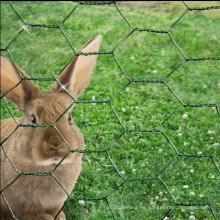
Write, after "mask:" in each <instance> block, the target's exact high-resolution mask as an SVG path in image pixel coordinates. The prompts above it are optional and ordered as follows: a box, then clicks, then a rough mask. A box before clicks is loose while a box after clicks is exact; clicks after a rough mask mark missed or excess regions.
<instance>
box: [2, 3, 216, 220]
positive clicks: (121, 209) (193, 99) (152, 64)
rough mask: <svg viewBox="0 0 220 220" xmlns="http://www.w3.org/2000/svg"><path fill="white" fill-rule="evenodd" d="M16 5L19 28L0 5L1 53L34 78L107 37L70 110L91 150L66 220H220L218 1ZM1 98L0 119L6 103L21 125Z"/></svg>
mask: <svg viewBox="0 0 220 220" xmlns="http://www.w3.org/2000/svg"><path fill="white" fill-rule="evenodd" d="M107 3H109V4H107ZM12 5H13V7H14V9H15V10H16V11H17V13H18V15H19V16H20V17H21V19H19V16H18V15H16V13H15V12H14V11H13V10H12V8H11V6H10V4H9V2H1V48H2V51H1V53H2V54H4V55H5V56H9V55H10V56H11V58H12V59H13V61H14V62H15V63H16V64H17V65H18V66H20V67H21V68H22V69H23V70H25V71H26V72H27V73H28V74H29V75H30V76H31V77H33V78H39V79H42V78H56V77H57V76H58V75H59V73H60V72H61V71H62V69H63V67H64V66H65V65H66V64H67V63H68V61H69V60H70V59H71V58H72V57H73V56H74V53H75V52H78V51H79V49H80V48H81V47H82V46H83V45H84V44H85V43H86V42H87V41H88V40H90V39H91V38H92V37H94V36H96V35H98V34H101V35H102V36H103V41H102V45H101V48H100V52H103V53H102V54H100V55H99V57H98V61H97V64H96V67H95V70H94V73H93V76H92V79H91V82H90V84H89V86H88V88H87V89H86V91H85V92H84V93H83V94H82V95H81V96H80V97H79V98H78V100H77V103H76V105H75V107H74V109H73V111H72V117H73V119H74V122H75V124H76V125H77V126H78V127H79V128H80V131H81V132H82V133H83V135H84V138H85V144H86V150H87V151H88V152H86V153H84V156H83V169H82V172H81V174H80V177H79V179H78V180H77V184H76V186H75V188H74V190H73V192H72V194H71V198H72V200H71V201H67V203H66V204H65V206H64V212H65V213H66V218H67V219H68V220H72V219H77V220H78V219H80V220H82V219H83V220H84V219H100V220H101V219H114V218H115V219H142V220H144V219H149V220H151V219H152V220H155V219H175V220H176V219H177V220H179V219H210V220H211V219H220V197H219V196H218V195H220V175H219V173H220V44H219V39H220V28H219V26H220V25H219V24H220V8H219V6H220V2H219V1H212V2H211V1H210V2H187V5H188V7H191V8H194V9H195V8H197V9H204V7H209V6H216V7H215V8H212V9H210V10H188V11H187V12H186V9H187V7H186V5H185V4H184V3H182V2H166V1H164V2H122V1H121V2H116V5H115V4H114V3H112V2H106V4H99V2H97V3H96V5H91V4H86V3H85V2H81V3H78V2H62V1H60V2H55V1H52V2H48V1H45V2H25V1H22V2H12ZM208 9H209V8H208ZM182 15H184V16H183V17H182ZM178 18H181V19H180V20H178ZM22 20H23V21H24V22H26V23H28V24H27V25H26V26H25V25H24V23H23V22H22ZM177 20H178V22H176V21H177ZM39 24H40V25H39ZM56 27H57V28H56ZM59 27H62V28H59ZM6 48H7V50H4V49H6ZM34 82H35V83H36V84H37V85H39V87H40V88H41V89H42V90H48V89H50V88H51V86H52V85H53V84H54V81H53V80H48V81H42V80H34ZM4 100H5V101H3V99H1V119H5V118H9V117H11V114H10V112H9V111H8V109H7V108H6V104H7V106H8V107H9V108H10V111H11V113H12V114H13V115H14V116H15V117H17V116H21V115H22V113H21V112H20V111H19V110H18V109H17V108H16V106H15V105H14V104H13V103H11V102H9V101H7V100H6V99H4Z"/></svg>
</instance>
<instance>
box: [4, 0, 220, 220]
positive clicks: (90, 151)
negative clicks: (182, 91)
mask: <svg viewBox="0 0 220 220" xmlns="http://www.w3.org/2000/svg"><path fill="white" fill-rule="evenodd" d="M9 4H10V6H11V9H12V10H13V11H14V13H15V14H16V15H17V17H18V19H19V20H21V22H22V23H23V24H24V26H23V28H22V29H21V30H20V31H19V32H18V33H17V34H16V35H15V37H14V38H12V40H11V41H10V42H9V43H8V45H7V46H6V48H1V49H0V50H1V51H6V52H7V53H8V55H9V57H10V59H11V61H12V62H13V64H14V66H15V67H16V65H15V63H14V61H13V58H12V57H11V54H10V50H9V48H10V45H11V44H12V43H13V42H14V41H15V40H16V39H17V38H18V37H19V36H20V34H21V33H22V32H23V31H24V29H25V27H26V26H30V27H33V28H34V27H41V28H56V29H60V31H61V33H62V34H63V36H64V37H65V39H66V41H67V42H68V44H69V46H70V47H71V49H72V50H73V52H74V54H75V55H74V56H80V55H84V56H89V55H97V54H103V55H108V54H111V55H112V56H113V58H114V60H115V62H116V64H117V65H118V67H119V68H120V70H121V72H122V73H123V74H124V76H125V77H126V79H127V81H128V82H127V84H126V85H125V87H124V88H122V89H121V90H120V91H118V92H117V93H116V94H114V95H112V97H110V99H109V100H98V101H76V100H75V99H74V97H72V95H71V94H70V93H69V92H68V91H67V90H66V89H65V88H64V90H65V92H66V93H67V94H68V95H69V96H70V97H71V98H72V99H73V103H72V104H71V105H70V106H69V107H68V109H66V110H65V111H64V112H63V114H61V115H60V116H59V117H58V118H57V120H56V121H55V123H54V124H36V125H33V124H19V123H18V122H17V121H16V118H15V117H14V116H13V114H12V112H11V110H10V108H9V107H8V105H7V103H6V102H5V95H6V94H7V93H8V92H10V91H11V90H12V89H14V88H15V87H17V86H18V85H19V84H20V83H21V82H22V81H23V80H39V81H57V83H59V84H60V82H59V80H58V77H59V75H60V74H59V75H58V76H57V78H37V77H30V78H26V77H23V76H22V75H21V74H20V72H19V69H18V68H17V67H16V69H17V72H18V74H19V76H20V77H21V81H20V82H19V83H18V84H17V85H15V86H14V87H13V88H11V89H10V90H8V91H7V92H6V93H5V94H3V95H2V96H1V100H3V102H4V104H5V106H6V108H7V110H8V111H9V113H10V115H11V116H12V118H13V119H14V121H15V122H16V124H17V127H16V128H15V129H14V131H13V132H12V133H11V134H10V135H9V136H8V137H7V138H6V139H5V140H3V141H2V142H1V148H2V150H3V153H4V155H5V156H6V157H7V159H8V160H9V162H10V163H11V165H12V167H13V168H14V170H15V171H16V172H17V173H18V175H17V177H16V178H15V179H14V180H13V181H12V182H11V183H10V184H8V186H6V187H5V188H3V189H1V191H0V194H1V196H2V198H3V200H4V201H5V203H6V205H7V207H8V209H9V210H10V212H11V214H12V216H13V218H14V219H17V218H16V216H15V215H14V213H13V210H11V208H10V204H8V202H7V199H6V198H5V196H4V191H5V190H6V189H7V188H8V187H10V186H11V185H12V184H13V183H14V182H16V181H17V180H18V179H19V178H20V176H22V175H35V176H48V175H50V176H52V177H53V178H54V179H55V181H56V182H57V183H58V184H59V185H60V187H62V189H63V190H64V192H65V193H66V194H67V196H68V199H67V200H66V201H65V203H64V204H63V206H62V208H61V209H60V210H59V212H58V213H57V215H56V216H55V219H57V217H58V215H59V213H60V212H61V211H62V210H63V209H64V207H65V206H66V204H67V203H69V202H72V201H75V200H82V199H83V200H91V201H92V200H103V201H104V202H105V203H106V205H107V206H108V208H109V210H110V212H111V214H112V218H113V219H116V218H115V216H114V213H113V211H112V208H111V206H110V204H109V202H108V197H109V196H110V195H111V194H113V193H114V192H115V191H117V190H119V188H120V187H121V186H122V185H124V184H125V183H126V182H128V181H138V180H158V181H160V183H161V184H162V186H163V187H164V189H165V190H166V191H167V192H168V194H169V195H170V197H171V198H172V200H173V202H174V204H175V205H174V206H173V207H171V208H170V209H169V210H168V212H167V213H166V214H165V215H164V216H163V218H162V219H164V218H165V217H166V216H168V215H169V213H170V212H171V211H172V209H173V208H175V207H176V206H177V207H179V206H202V207H208V209H209V210H210V212H211V214H212V216H213V217H214V219H217V217H216V215H215V214H214V212H213V210H212V205H211V204H210V203H206V204H182V203H177V201H176V199H175V198H174V196H173V195H172V193H171V192H170V191H169V189H168V188H167V186H166V184H165V183H164V182H163V180H162V178H161V174H162V173H163V172H164V171H165V170H166V169H167V168H168V167H169V166H170V165H171V164H172V163H173V162H174V161H175V160H176V159H177V158H178V157H207V158H211V160H212V163H213V164H214V165H215V167H216V169H217V171H218V172H219V173H220V170H219V168H218V166H217V164H216V162H215V159H214V155H188V154H180V153H179V152H178V150H177V149H176V147H175V146H174V145H173V143H172V142H171V140H170V139H169V138H168V137H167V136H166V135H165V134H164V132H163V131H162V130H161V129H162V126H163V124H164V123H165V122H166V121H167V120H168V119H169V118H170V117H171V116H172V115H174V114H175V113H176V112H177V111H178V110H179V109H181V108H185V107H195V108H196V107H212V108H213V107H214V108H216V111H217V113H218V114H219V115H220V112H219V107H218V104H196V105H194V104H184V103H183V102H182V100H181V99H180V98H179V97H178V96H177V95H176V94H175V93H174V91H173V90H172V89H171V88H170V87H169V85H168V84H167V83H166V80H167V78H169V76H170V75H172V74H173V72H175V71H176V70H177V69H178V68H179V67H180V66H182V64H183V63H184V62H191V61H198V62H199V61H207V60H220V57H197V58H190V57H186V56H185V54H184V53H183V51H182V50H181V48H180V47H179V46H178V44H177V43H176V42H175V40H174V39H173V37H172V35H171V33H170V30H171V29H172V28H173V27H174V26H175V25H176V24H177V23H178V22H179V21H180V20H181V19H182V18H183V17H184V16H185V15H186V14H187V13H188V11H193V10H212V9H220V6H210V7H194V8H191V7H189V6H188V5H187V3H185V2H183V4H184V5H185V7H186V10H185V11H184V13H183V14H182V15H181V16H180V17H179V18H178V19H177V20H176V21H175V22H174V23H173V24H172V25H171V26H170V27H169V28H168V29H167V30H155V29H147V28H138V27H133V26H132V25H131V23H130V22H129V21H128V20H127V19H126V17H125V16H124V15H123V14H122V12H121V11H120V9H119V8H118V6H117V3H116V2H115V1H103V2H97V1H96V2H92V1H89V2H88V1H79V2H78V4H77V5H76V6H75V7H74V8H73V9H72V11H71V12H70V13H69V14H68V15H67V16H66V17H65V18H64V20H63V21H62V22H61V24H60V25H45V24H31V23H27V22H25V21H24V20H23V18H22V17H21V16H20V15H19V13H18V12H17V11H16V9H15V8H14V6H13V3H12V2H10V3H9ZM109 4H112V5H113V6H114V7H115V8H116V9H117V11H118V13H119V14H120V15H121V17H122V19H124V20H125V22H126V23H127V24H128V25H129V27H130V28H131V32H130V33H129V34H128V35H127V36H126V37H124V39H122V40H121V41H120V42H119V43H118V44H117V45H115V47H114V49H113V50H112V51H105V52H93V53H77V52H76V51H75V50H74V47H73V45H72V44H71V42H70V41H69V39H68V37H67V35H66V34H65V32H64V30H63V29H62V26H63V24H64V23H65V21H66V20H67V19H68V18H69V17H70V16H71V15H72V14H73V13H74V11H75V10H76V9H77V8H78V7H79V6H80V5H88V6H89V5H109ZM142 31H145V32H154V33H156V34H168V35H169V37H170V39H171V41H172V42H173V44H174V45H175V46H176V48H177V49H178V51H179V52H180V54H181V55H182V57H183V60H182V61H181V62H180V63H179V64H178V65H177V66H176V67H175V68H174V69H173V70H172V71H171V72H170V73H169V74H168V76H167V77H166V78H165V79H163V80H136V79H130V78H129V77H128V75H127V74H126V72H125V71H124V70H123V68H122V67H121V65H120V64H119V62H118V60H117V58H116V56H115V54H114V52H115V50H116V49H117V48H118V46H119V45H120V44H121V43H123V42H124V41H126V40H127V38H129V37H130V36H131V35H132V34H133V33H134V32H142ZM71 60H72V58H71V59H70V61H71ZM67 65H68V64H66V66H67ZM66 66H65V67H66ZM65 67H64V68H65ZM64 68H63V69H64ZM61 72H62V70H61V71H60V73H61ZM140 82H141V83H156V84H160V83H162V84H164V85H165V86H166V87H167V88H168V90H169V91H170V93H172V94H173V95H174V96H175V98H176V99H177V100H178V101H179V102H180V106H179V107H178V108H177V109H176V110H175V111H174V112H173V113H172V114H170V115H169V116H168V117H167V118H166V119H165V120H164V121H163V122H162V123H161V125H160V127H159V129H151V130H146V129H145V130H144V129H143V130H141V129H133V130H131V129H126V128H125V126H124V125H123V123H122V121H121V120H120V118H119V117H118V114H117V112H116V110H115V109H114V107H113V105H112V100H113V99H114V97H115V96H116V95H118V94H120V93H121V92H122V91H124V90H125V89H126V88H127V87H128V86H129V85H130V84H131V83H140ZM75 103H76V104H77V103H88V104H90V103H107V104H109V106H110V108H111V109H112V111H113V113H114V115H115V117H116V119H117V120H118V122H119V124H120V125H121V128H122V130H123V131H122V132H121V134H120V135H119V136H118V137H117V138H116V139H115V140H114V142H113V143H111V144H110V145H109V146H108V147H107V148H106V149H105V150H72V149H71V148H70V146H69V144H68V142H67V141H66V140H65V139H64V137H63V136H62V135H61V133H60V132H59V130H58V129H57V128H56V123H57V122H58V121H59V120H60V118H62V117H63V115H64V114H65V113H66V112H67V111H68V110H69V109H70V108H71V107H72V105H74V104H75ZM28 126H30V127H54V128H55V130H56V131H57V132H58V133H59V135H60V136H61V138H62V139H63V141H64V142H65V144H66V145H67V147H68V148H69V152H68V153H67V154H66V155H65V156H64V158H63V159H62V160H61V161H60V162H59V163H58V164H57V165H56V167H55V168H54V170H53V171H52V172H49V173H33V172H22V171H19V170H17V168H16V166H15V165H14V164H13V162H12V161H11V159H10V157H9V156H8V155H7V153H6V151H5V148H4V143H5V141H6V140H7V139H8V138H10V137H11V135H13V133H14V132H15V131H16V130H17V129H18V128H19V127H28ZM128 132H146V133H149V132H157V133H161V134H162V135H163V136H164V137H165V138H166V140H167V142H168V143H169V144H170V145H171V147H172V148H173V149H174V151H175V156H174V157H173V158H172V160H171V161H170V162H169V163H168V164H167V165H166V166H165V167H164V168H163V169H162V170H161V171H160V172H159V173H158V174H157V176H156V177H153V178H125V177H124V176H122V175H121V173H120V172H119V170H118V169H117V167H116V165H115V164H114V162H113V160H112V159H111V157H110V155H109V150H110V149H111V147H112V146H113V145H114V144H115V143H117V142H118V140H119V139H120V138H121V137H123V136H124V134H125V133H128ZM74 152H79V153H105V154H106V156H107V158H108V160H109V161H110V163H111V164H112V165H113V167H114V169H115V171H116V172H117V173H118V175H119V176H120V178H122V179H123V180H124V181H123V182H122V183H121V185H119V186H118V187H117V188H115V189H114V190H113V191H111V192H110V193H109V194H108V195H106V196H105V197H101V198H76V197H73V198H72V197H70V195H69V194H68V192H67V190H66V189H65V187H64V186H63V185H62V183H61V182H60V181H59V180H58V179H57V177H56V176H55V174H54V173H55V171H56V169H57V167H58V166H59V165H60V163H61V162H62V161H63V160H64V159H65V158H66V157H67V156H68V155H69V154H70V153H74Z"/></svg>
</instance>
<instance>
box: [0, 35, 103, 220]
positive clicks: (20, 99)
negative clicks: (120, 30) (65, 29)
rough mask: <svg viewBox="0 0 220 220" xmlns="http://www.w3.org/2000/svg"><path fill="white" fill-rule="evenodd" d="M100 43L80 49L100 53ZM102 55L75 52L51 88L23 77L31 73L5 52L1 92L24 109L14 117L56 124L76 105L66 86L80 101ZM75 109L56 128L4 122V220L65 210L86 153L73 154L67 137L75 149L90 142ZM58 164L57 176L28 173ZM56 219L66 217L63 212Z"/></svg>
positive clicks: (51, 215)
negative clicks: (44, 88) (41, 87)
mask: <svg viewBox="0 0 220 220" xmlns="http://www.w3.org/2000/svg"><path fill="white" fill-rule="evenodd" d="M101 41H102V36H101V35H97V36H96V37H94V38H93V39H91V40H90V41H89V42H88V43H87V44H85V45H84V46H83V48H82V49H81V50H80V51H79V52H84V53H88V52H91V51H95V52H98V51H99V48H100V44H101ZM97 56H98V55H89V56H85V55H80V56H76V57H75V58H74V59H73V60H72V61H71V62H70V63H69V64H68V65H67V66H66V67H65V68H64V70H63V71H62V72H61V74H60V75H59V77H58V81H59V82H60V83H58V82H56V85H55V86H54V87H53V88H52V89H51V90H50V91H40V90H39V88H38V87H37V86H35V85H34V83H33V81H32V80H26V79H23V80H22V81H21V77H20V75H19V72H20V74H21V75H22V76H23V77H29V76H28V75H27V74H26V73H25V72H24V71H23V70H22V69H21V68H19V67H17V68H18V70H19V72H18V71H17V70H16V68H15V66H14V65H13V63H12V62H11V60H10V59H8V58H7V57H5V56H3V55H1V94H2V95H4V97H5V98H7V99H8V100H10V101H12V102H14V103H15V104H16V105H17V107H18V108H19V109H20V110H21V111H22V113H23V117H20V118H15V120H16V121H17V123H18V124H54V123H55V121H56V120H57V119H58V118H59V117H60V116H61V115H62V114H63V113H64V112H65V111H66V110H67V109H68V107H70V105H71V104H73V103H74V100H73V99H72V97H71V96H70V95H69V94H68V93H67V92H66V91H65V89H66V90H67V91H68V92H69V93H70V94H71V95H72V96H73V97H74V99H75V100H76V99H77V98H78V96H79V95H80V94H81V93H82V92H83V91H84V90H85V88H86V87H87V86H88V84H89V82H90V79H91V76H92V73H93V69H94V67H95V64H96V60H97ZM19 82H20V84H19ZM17 84H18V85H17ZM15 85H17V86H16V87H14V86H15ZM13 87H14V88H13ZM11 88H13V89H12V90H11V91H9V92H8V90H10V89H11ZM64 88H65V89H64ZM73 107H74V105H72V106H71V108H70V109H68V110H67V112H66V113H65V114H64V115H63V116H62V117H61V118H60V119H59V120H58V121H57V123H56V124H55V127H37V126H35V127H34V126H19V127H17V123H16V122H15V120H14V119H13V118H9V119H5V120H2V121H1V149H0V150H1V169H0V177H1V189H0V190H1V204H0V211H1V214H0V217H1V219H7V220H9V219H13V217H16V218H19V217H20V218H22V219H23V220H33V219H34V220H43V219H45V220H52V219H54V218H55V217H56V215H57V214H58V213H59V211H60V210H61V208H62V206H63V204H64V202H65V200H66V199H67V198H68V194H70V193H71V191H72V190H73V188H74V185H75V183H76V180H77V178H78V176H79V174H80V172H81V169H82V156H83V154H82V153H81V152H70V149H69V148H68V146H67V144H66V143H65V141H66V142H67V143H68V145H69V147H70V148H71V149H73V150H74V149H79V150H83V149H84V145H85V144H84V139H83V135H82V134H81V133H80V131H79V129H78V128H77V126H76V125H75V124H74V122H73V119H72V118H71V111H72V109H73ZM16 128H17V129H16ZM13 131H14V133H13V134H12V135H11V136H10V137H9V138H8V139H7V137H8V136H9V135H10V134H11V133H12V132H13ZM60 134H61V135H62V136H63V138H64V139H65V141H64V139H62V137H61V135H60ZM68 153H69V154H68ZM6 155H7V156H6ZM65 156H66V157H65ZM64 157H65V159H64V160H63V161H62V162H61V163H60V161H61V160H62V159H63V158H64ZM10 161H12V163H13V164H14V167H13V165H12V163H11V162H10ZM59 163H60V164H59ZM58 164H59V165H58ZM57 165H58V166H57ZM56 166H57V168H56V169H55V172H54V173H53V175H41V176H40V175H28V173H30V172H34V173H38V174H39V173H49V172H52V171H53V170H54V168H55V167H56ZM16 170H17V171H18V172H17V171H16ZM19 172H22V173H21V175H19ZM25 174H27V175H25ZM16 178H17V179H16ZM15 179H16V181H14V180H15ZM13 181H14V182H13ZM59 182H60V184H59ZM10 184H11V185H10ZM61 184H62V185H63V187H64V188H65V190H66V192H65V190H64V189H63V188H62V186H61ZM4 200H6V201H7V203H8V205H9V206H10V208H11V210H12V212H13V215H14V216H13V215H12V214H11V212H10V211H9V208H8V206H7V205H6V202H5V201H4ZM56 219H58V220H64V219H66V217H65V214H64V213H63V211H61V212H60V213H59V215H58V216H57V218H56Z"/></svg>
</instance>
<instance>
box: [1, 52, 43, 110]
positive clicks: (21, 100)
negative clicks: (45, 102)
mask: <svg viewBox="0 0 220 220" xmlns="http://www.w3.org/2000/svg"><path fill="white" fill-rule="evenodd" d="M18 69H19V71H20V73H21V75H22V76H24V77H28V78H29V76H28V75H27V74H26V73H25V72H24V71H23V70H22V69H20V68H19V67H18ZM21 80H22V78H21V77H20V75H19V74H18V71H17V70H16V68H15V66H14V64H13V63H12V62H11V60H10V59H8V58H7V57H5V56H3V55H1V94H2V95H4V94H5V93H6V94H5V96H4V97H6V98H7V99H9V100H10V101H12V102H14V103H15V104H16V105H17V106H18V107H19V109H20V110H22V111H24V105H25V103H26V102H27V100H28V99H30V98H31V97H32V96H33V95H34V94H35V93H36V92H38V91H39V89H38V87H36V86H35V85H34V83H33V82H32V81H31V80H22V82H21V83H20V84H19V85H17V84H18V83H19V82H20V81H21ZM16 85H17V86H16ZM14 86H16V87H15V88H14V89H12V88H13V87H14ZM10 89H12V90H11V91H9V90H10ZM8 91H9V92H8ZM7 92H8V93H7Z"/></svg>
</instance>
